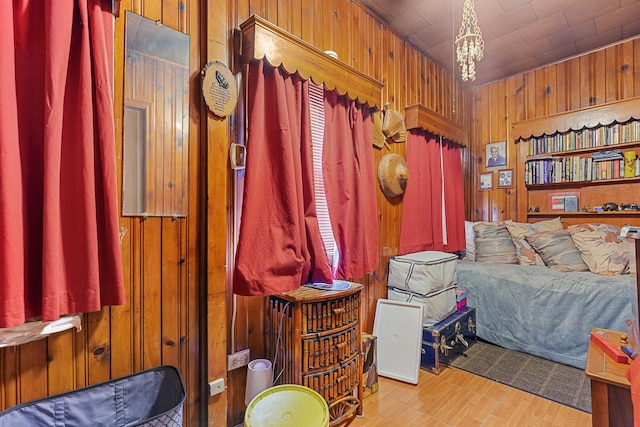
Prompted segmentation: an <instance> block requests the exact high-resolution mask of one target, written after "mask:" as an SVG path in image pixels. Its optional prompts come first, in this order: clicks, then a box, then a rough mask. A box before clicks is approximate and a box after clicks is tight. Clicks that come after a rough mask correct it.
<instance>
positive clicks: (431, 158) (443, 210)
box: [398, 129, 465, 255]
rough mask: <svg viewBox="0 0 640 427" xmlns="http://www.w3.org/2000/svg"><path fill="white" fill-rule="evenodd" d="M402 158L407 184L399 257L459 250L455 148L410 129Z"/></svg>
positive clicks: (460, 203)
mask: <svg viewBox="0 0 640 427" xmlns="http://www.w3.org/2000/svg"><path fill="white" fill-rule="evenodd" d="M406 156H407V168H408V169H409V181H408V182H407V188H406V190H405V193H404V197H403V201H402V223H401V225H400V247H399V250H398V251H399V254H400V255H403V254H407V253H411V252H419V251H426V250H436V251H446V252H454V251H458V250H463V249H464V248H465V240H464V188H463V184H462V161H461V158H460V148H459V146H457V145H455V144H450V143H446V142H443V143H441V142H440V141H439V140H437V139H436V138H435V137H433V136H431V135H429V134H427V133H426V132H423V131H420V130H415V129H414V130H411V131H410V132H409V135H408V138H407V154H406ZM443 217H445V219H444V220H443Z"/></svg>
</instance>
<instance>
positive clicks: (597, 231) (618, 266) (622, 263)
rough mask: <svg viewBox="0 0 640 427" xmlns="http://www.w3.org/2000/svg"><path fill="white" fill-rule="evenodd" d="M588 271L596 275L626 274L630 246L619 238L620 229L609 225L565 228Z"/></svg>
mask: <svg viewBox="0 0 640 427" xmlns="http://www.w3.org/2000/svg"><path fill="white" fill-rule="evenodd" d="M567 230H568V231H569V233H570V234H571V239H572V240H573V243H574V244H575V245H576V248H578V250H579V251H580V255H581V256H582V259H583V260H584V262H585V263H586V264H587V266H588V267H589V270H590V271H592V272H593V273H596V274H605V275H614V274H628V273H629V264H630V258H631V254H630V250H631V249H632V246H631V245H630V244H629V242H627V240H626V239H622V238H620V237H619V235H620V228H619V227H617V226H615V225H609V224H579V225H571V226H569V227H567Z"/></svg>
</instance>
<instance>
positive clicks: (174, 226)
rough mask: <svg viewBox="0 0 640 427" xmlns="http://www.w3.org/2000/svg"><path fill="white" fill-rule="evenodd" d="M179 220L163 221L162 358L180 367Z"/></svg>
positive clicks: (166, 219)
mask: <svg viewBox="0 0 640 427" xmlns="http://www.w3.org/2000/svg"><path fill="white" fill-rule="evenodd" d="M182 221H183V220H182V219H173V218H162V306H161V310H162V311H161V314H160V316H161V322H160V324H161V336H162V338H161V343H162V348H161V355H162V358H161V360H162V362H161V363H162V364H163V365H173V366H176V367H179V366H180V343H181V341H182V335H181V329H182V328H181V320H182V313H181V312H182V307H181V304H176V302H179V301H182V299H181V296H182V281H181V279H182V274H181V269H182V267H181V265H182V263H181V260H182V259H183V254H182V250H183V249H184V247H183V246H182V245H181V244H179V243H178V244H176V242H181V241H182V239H181V233H180V231H181V230H180V224H181V222H182Z"/></svg>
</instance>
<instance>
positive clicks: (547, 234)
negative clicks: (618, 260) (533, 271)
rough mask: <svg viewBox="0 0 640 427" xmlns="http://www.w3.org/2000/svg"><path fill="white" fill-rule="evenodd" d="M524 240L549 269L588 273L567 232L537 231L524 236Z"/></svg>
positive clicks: (587, 268)
mask: <svg viewBox="0 0 640 427" xmlns="http://www.w3.org/2000/svg"><path fill="white" fill-rule="evenodd" d="M524 238H525V239H526V240H527V242H529V244H530V245H531V247H533V249H535V251H536V252H537V253H538V254H540V258H542V260H543V261H544V263H545V264H546V265H547V266H548V267H549V268H550V269H552V270H555V271H564V272H569V271H589V267H588V266H587V264H585V262H584V261H583V260H582V256H580V251H578V249H577V248H576V245H574V244H573V240H571V235H570V234H569V232H568V231H567V230H558V231H537V232H535V233H533V234H526V235H525V236H524Z"/></svg>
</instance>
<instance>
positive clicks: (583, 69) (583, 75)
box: [578, 55, 592, 108]
mask: <svg viewBox="0 0 640 427" xmlns="http://www.w3.org/2000/svg"><path fill="white" fill-rule="evenodd" d="M578 61H579V64H580V68H579V73H580V74H579V79H580V92H579V93H580V107H582V108H584V107H588V106H589V105H591V102H590V100H591V97H592V92H591V90H592V87H591V86H592V84H591V81H590V80H589V77H590V75H591V73H590V68H591V61H590V55H583V56H580V57H579V58H578Z"/></svg>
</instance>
